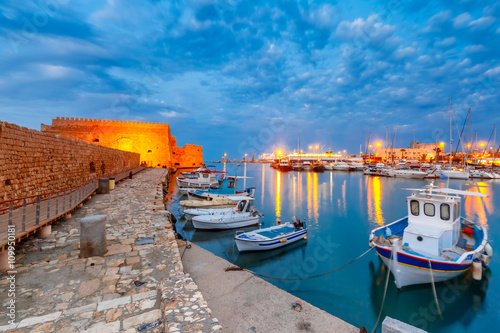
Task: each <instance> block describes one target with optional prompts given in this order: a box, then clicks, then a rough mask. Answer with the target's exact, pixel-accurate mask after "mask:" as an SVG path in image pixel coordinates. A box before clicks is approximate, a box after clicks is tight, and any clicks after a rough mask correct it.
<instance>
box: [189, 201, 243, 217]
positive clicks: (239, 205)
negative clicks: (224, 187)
mask: <svg viewBox="0 0 500 333" xmlns="http://www.w3.org/2000/svg"><path fill="white" fill-rule="evenodd" d="M241 198H242V197H241V196H229V197H227V199H229V200H231V201H232V202H233V207H224V208H189V209H185V210H184V216H185V217H186V219H188V220H191V219H192V218H193V217H195V216H201V215H226V214H229V213H236V212H238V211H243V209H244V207H245V203H246V201H245V200H241ZM245 199H246V198H245ZM250 205H251V201H250Z"/></svg>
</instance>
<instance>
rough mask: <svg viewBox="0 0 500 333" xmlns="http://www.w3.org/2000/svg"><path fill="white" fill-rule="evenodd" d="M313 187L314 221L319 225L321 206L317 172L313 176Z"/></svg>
mask: <svg viewBox="0 0 500 333" xmlns="http://www.w3.org/2000/svg"><path fill="white" fill-rule="evenodd" d="M313 187H314V191H313V207H314V220H315V221H316V223H317V222H318V217H319V213H318V209H319V205H318V174H317V173H316V172H315V173H314V175H313Z"/></svg>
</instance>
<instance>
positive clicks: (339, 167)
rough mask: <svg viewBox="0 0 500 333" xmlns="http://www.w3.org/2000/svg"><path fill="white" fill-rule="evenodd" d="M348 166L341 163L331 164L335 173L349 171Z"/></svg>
mask: <svg viewBox="0 0 500 333" xmlns="http://www.w3.org/2000/svg"><path fill="white" fill-rule="evenodd" d="M349 167H350V165H349V164H347V163H346V162H343V161H338V162H335V163H333V170H337V171H349Z"/></svg>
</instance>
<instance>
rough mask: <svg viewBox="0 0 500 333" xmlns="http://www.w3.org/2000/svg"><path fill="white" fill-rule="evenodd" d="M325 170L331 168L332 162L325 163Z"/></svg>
mask: <svg viewBox="0 0 500 333" xmlns="http://www.w3.org/2000/svg"><path fill="white" fill-rule="evenodd" d="M325 170H333V163H328V164H325Z"/></svg>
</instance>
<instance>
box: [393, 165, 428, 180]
mask: <svg viewBox="0 0 500 333" xmlns="http://www.w3.org/2000/svg"><path fill="white" fill-rule="evenodd" d="M387 175H388V176H389V177H397V178H413V179H424V178H425V177H427V175H428V174H427V172H425V171H420V170H416V169H409V168H401V169H391V170H389V171H388V172H387Z"/></svg>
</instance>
